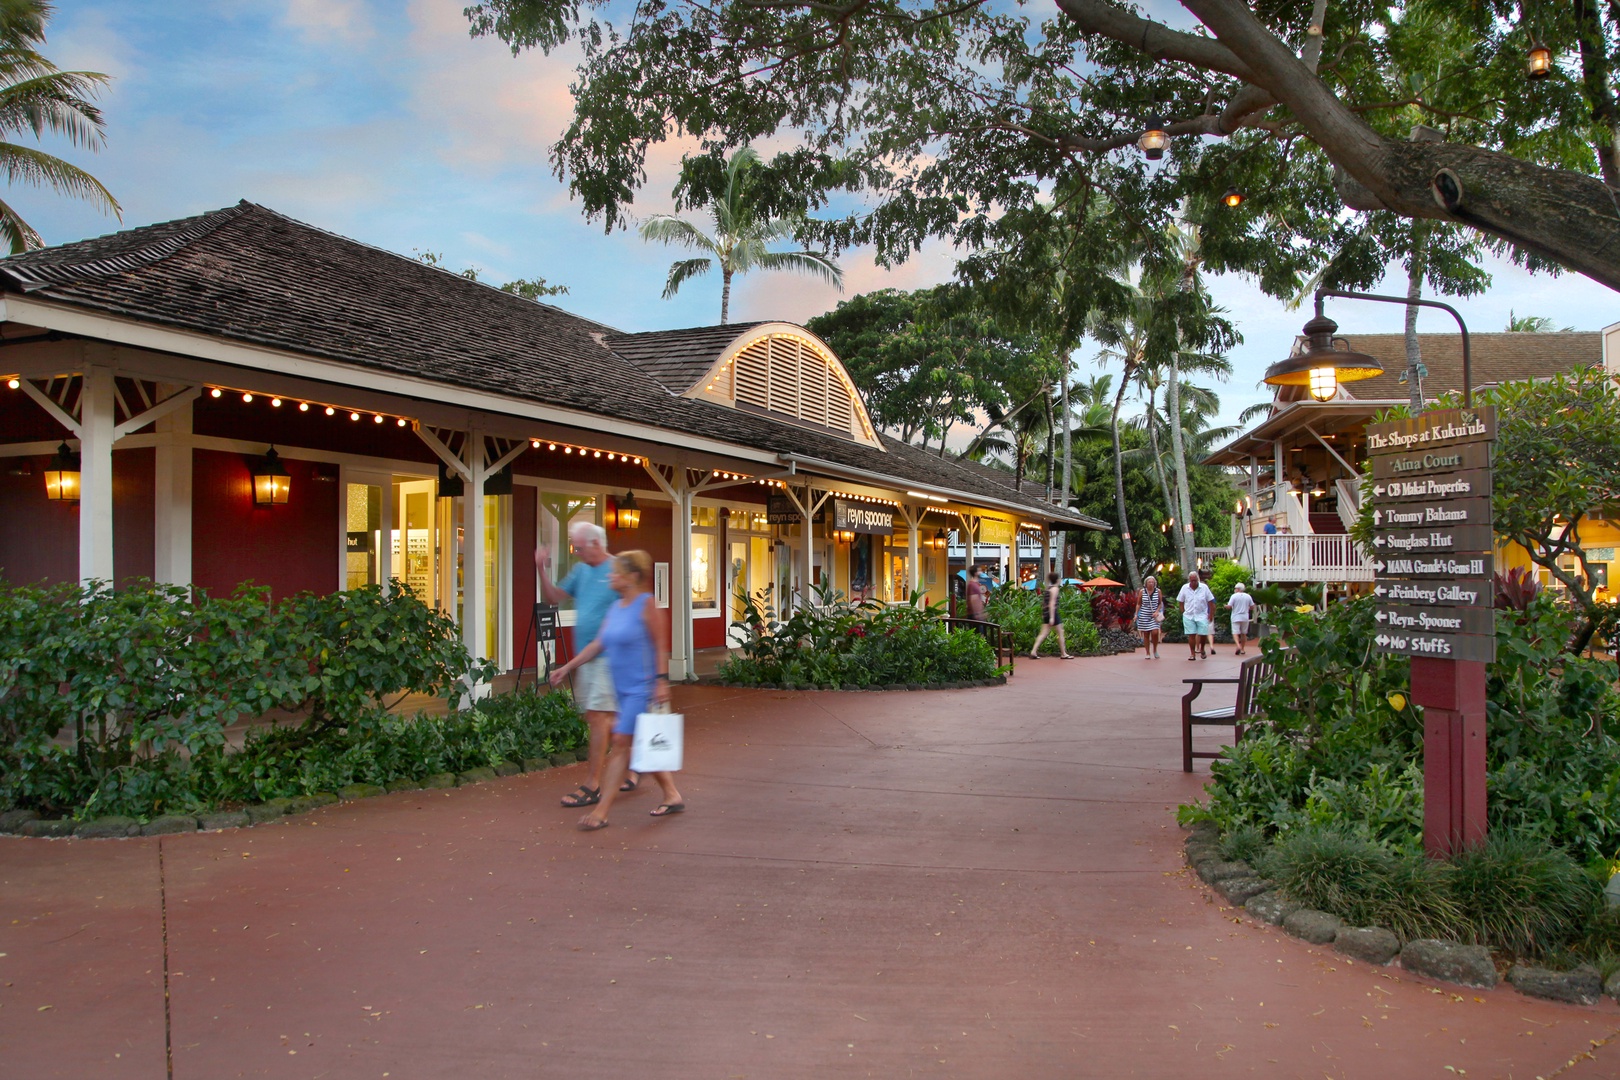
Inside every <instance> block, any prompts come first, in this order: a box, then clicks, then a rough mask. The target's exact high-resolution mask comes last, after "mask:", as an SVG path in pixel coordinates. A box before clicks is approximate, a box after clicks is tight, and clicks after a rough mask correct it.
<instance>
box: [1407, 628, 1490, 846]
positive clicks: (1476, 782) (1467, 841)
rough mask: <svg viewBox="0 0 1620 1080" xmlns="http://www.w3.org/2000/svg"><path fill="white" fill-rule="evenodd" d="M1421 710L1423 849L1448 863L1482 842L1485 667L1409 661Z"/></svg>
mask: <svg viewBox="0 0 1620 1080" xmlns="http://www.w3.org/2000/svg"><path fill="white" fill-rule="evenodd" d="M1412 703H1413V704H1414V705H1421V706H1423V849H1424V851H1426V852H1427V853H1428V854H1429V855H1430V856H1431V857H1433V858H1447V857H1450V856H1451V855H1454V854H1456V853H1457V852H1459V851H1461V850H1463V849H1464V848H1467V847H1472V846H1474V845H1476V844H1480V843H1483V842H1484V840H1485V664H1484V663H1483V662H1482V661H1478V660H1436V659H1432V658H1429V657H1421V656H1414V657H1413V658H1412Z"/></svg>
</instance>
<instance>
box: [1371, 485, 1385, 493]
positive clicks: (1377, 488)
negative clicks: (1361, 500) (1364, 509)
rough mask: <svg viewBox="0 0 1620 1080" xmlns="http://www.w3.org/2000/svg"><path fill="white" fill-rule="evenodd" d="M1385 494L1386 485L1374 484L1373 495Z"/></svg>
mask: <svg viewBox="0 0 1620 1080" xmlns="http://www.w3.org/2000/svg"><path fill="white" fill-rule="evenodd" d="M1383 493H1384V485H1383V484H1374V485H1373V494H1374V495H1382V494H1383Z"/></svg>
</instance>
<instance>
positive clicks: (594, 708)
mask: <svg viewBox="0 0 1620 1080" xmlns="http://www.w3.org/2000/svg"><path fill="white" fill-rule="evenodd" d="M574 701H575V702H576V703H577V704H578V705H579V707H580V708H581V709H584V710H585V711H586V712H610V713H616V712H618V711H619V698H618V695H616V694H615V693H614V692H613V672H612V671H610V670H608V662H607V657H605V656H598V657H597V658H596V659H595V660H592V661H590V662H589V663H586V664H581V665H579V667H577V668H575V669H574Z"/></svg>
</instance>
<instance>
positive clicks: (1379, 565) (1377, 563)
mask: <svg viewBox="0 0 1620 1080" xmlns="http://www.w3.org/2000/svg"><path fill="white" fill-rule="evenodd" d="M1373 570H1374V571H1376V572H1377V573H1380V574H1382V573H1383V572H1384V564H1383V562H1382V560H1379V559H1374V560H1373Z"/></svg>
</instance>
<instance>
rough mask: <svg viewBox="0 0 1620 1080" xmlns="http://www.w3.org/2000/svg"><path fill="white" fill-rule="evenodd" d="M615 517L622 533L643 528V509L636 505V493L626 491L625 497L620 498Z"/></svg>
mask: <svg viewBox="0 0 1620 1080" xmlns="http://www.w3.org/2000/svg"><path fill="white" fill-rule="evenodd" d="M615 517H616V518H617V519H618V526H617V527H618V528H619V529H620V530H621V531H623V530H627V529H639V528H641V507H639V506H637V505H636V496H635V492H633V491H629V490H626V491H625V493H624V494H623V495H621V496H619V506H618V511H617V513H616V514H615Z"/></svg>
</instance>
